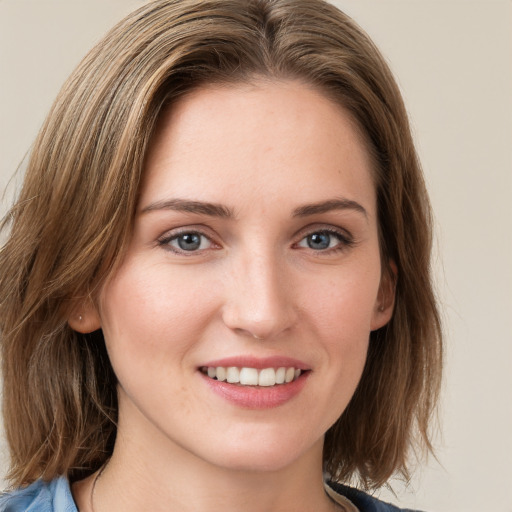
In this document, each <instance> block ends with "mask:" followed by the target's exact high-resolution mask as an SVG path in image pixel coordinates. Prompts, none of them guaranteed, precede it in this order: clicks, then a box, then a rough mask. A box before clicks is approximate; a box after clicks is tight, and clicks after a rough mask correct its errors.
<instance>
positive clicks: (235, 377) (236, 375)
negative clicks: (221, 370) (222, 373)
mask: <svg viewBox="0 0 512 512" xmlns="http://www.w3.org/2000/svg"><path fill="white" fill-rule="evenodd" d="M226 380H227V381H228V382H229V383H230V384H236V383H237V382H240V371H239V370H238V368H236V367H235V366H230V367H229V368H227V369H226Z"/></svg>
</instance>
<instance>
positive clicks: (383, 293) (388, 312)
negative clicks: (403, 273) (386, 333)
mask: <svg viewBox="0 0 512 512" xmlns="http://www.w3.org/2000/svg"><path fill="white" fill-rule="evenodd" d="M397 276H398V269H397V266H396V263H395V262H394V261H393V260H390V261H389V262H388V264H387V268H385V269H384V271H383V272H382V277H381V279H380V285H379V293H378V294H377V300H376V301H375V309H374V311H373V316H372V322H371V330H372V331H376V330H377V329H380V328H381V327H384V326H385V325H386V324H387V323H388V322H389V321H390V320H391V317H392V316H393V309H394V306H395V290H396V280H397Z"/></svg>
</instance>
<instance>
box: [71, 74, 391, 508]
mask: <svg viewBox="0 0 512 512" xmlns="http://www.w3.org/2000/svg"><path fill="white" fill-rule="evenodd" d="M392 306H393V298H392V292H390V291H389V290H388V289H387V288H386V287H385V286H381V261H380V254H379V243H378V228H377V216H376V196H375V187H374V183H373V180H372V171H371V162H370V159H369V156H368V152H367V150H366V148H365V144H364V142H363V141H362V138H361V136H360V135H359V132H358V130H357V129H356V126H355V124H354V122H353V121H352V119H351V117H350V116H349V115H348V114H347V113H346V112H345V111H344V110H343V109H342V108H341V107H339V106H338V105H336V104H335V103H333V102H332V101H331V100H329V99H327V98H326V97H325V96H324V95H322V94H320V93H319V92H317V91H316V90H314V89H312V88H310V87H308V86H305V85H304V84H301V83H299V82H294V81H283V82H269V81H263V80H259V81H255V82H254V83H251V84H244V85H232V86H225V87H220V86H216V87H214V86H212V87H207V88H201V89H199V90H198V91H195V92H193V93H191V94H189V95H188V96H186V97H184V98H182V99H181V100H180V101H179V102H178V103H177V104H176V105H174V106H173V108H172V109H170V110H169V111H167V112H165V113H164V115H163V116H162V119H161V121H160V124H159V126H158V129H157V133H156V135H155V138H154V141H153V144H152V145H151V147H150V150H149V154H148V158H147V164H146V169H145V180H144V183H143V186H142V190H141V196H140V203H139V207H138V212H137V215H136V218H135V225H134V232H133V237H132V240H131V243H130V245H129V247H128V249H127V252H126V255H125V257H124V259H123V262H122V264H121V266H120V267H119V268H118V270H117V271H116V273H115V274H114V275H113V276H112V277H111V278H110V279H109V280H108V282H107V283H106V284H105V285H104V286H103V288H102V290H101V293H100V296H99V298H98V301H97V304H96V305H92V304H91V305H84V306H83V310H82V317H83V318H82V320H80V321H78V320H76V319H74V318H73V319H70V324H71V326H72V327H73V328H75V329H77V330H80V331H82V332H87V331H92V330H94V329H97V328H100V327H101V328H102V329H103V333H104V336H105V341H106V344H107V349H108V352H109V356H110V358H111V362H112V365H113V368H114V371H115V372H116V375H117V377H118V380H119V387H118V394H119V425H118V436H117V439H116V444H115V448H114V453H113V456H112V458H111V460H110V462H109V463H108V465H107V466H106V469H105V470H104V472H103V474H102V476H101V478H100V479H99V480H98V482H97V486H96V489H95V492H94V510H95V512H103V511H108V510H110V511H116V510H123V511H128V512H130V511H140V510H152V511H156V512H159V511H164V510H165V511H168V510H179V511H183V512H186V511H195V512H201V511H206V510H208V511H210V512H211V511H222V512H231V511H233V512H234V511H237V512H239V511H240V510H244V511H248V512H251V511H254V512H256V511H259V512H261V511H270V510H272V511H280V512H284V511H292V510H293V511H295V512H297V511H298V512H300V511H304V512H305V511H311V510H315V511H327V510H333V503H332V502H331V501H330V499H329V498H327V496H326V495H325V493H324V490H323V485H322V447H323V437H324V434H325V432H326V431H327V430H328V428H329V427H330V426H331V425H332V424H333V423H334V422H335V421H336V419H337V418H338V417H339V416H340V415H341V414H342V412H343V410H344V409H345V408H346V406H347V404H348V402H349V400H350V398H351V397H352V395H353V393H354V391H355V388H356V386H357V384H358V382H359V379H360V377H361V373H362V370H363V366H364V363H365V359H366V353H367V348H368V339H369V334H370V332H371V331H372V330H375V329H378V328H379V327H381V326H383V325H385V324H386V323H387V322H388V321H389V319H390V316H391V313H392ZM217 367H220V368H221V370H220V373H219V375H221V377H220V379H219V378H217V377H216V376H214V374H213V373H211V375H210V377H209V376H208V375H207V373H208V368H210V371H213V368H217ZM227 367H242V368H247V371H246V372H245V373H246V374H247V376H248V377H247V378H249V380H250V379H252V378H254V375H256V376H257V377H256V378H258V377H259V376H260V375H261V373H262V372H261V370H262V369H266V370H265V371H264V372H263V373H265V372H266V373H267V374H269V375H270V377H269V378H270V381H271V382H270V384H272V379H275V378H276V370H277V369H278V368H279V367H284V368H285V369H288V368H294V369H295V370H301V372H300V375H298V373H299V372H295V373H297V375H295V374H294V371H293V370H292V374H293V377H292V378H293V380H292V381H291V382H288V383H287V382H285V383H279V384H275V385H269V386H266V385H265V386H264V385H261V386H260V385H254V384H251V385H244V384H243V383H242V384H240V383H228V382H225V381H224V382H222V379H223V376H222V372H223V371H224V370H225V369H226V368H227ZM270 368H272V369H273V370H270ZM283 371H284V370H283ZM278 373H279V371H278ZM263 383H264V382H263V381H262V384H263ZM266 384H269V383H268V382H266ZM91 485H92V477H90V478H88V479H86V480H84V481H81V482H78V483H76V484H75V485H74V486H73V494H74V497H75V499H76V501H77V504H78V506H79V509H80V511H82V512H87V511H89V510H90V493H91Z"/></svg>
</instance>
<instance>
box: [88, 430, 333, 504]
mask: <svg viewBox="0 0 512 512" xmlns="http://www.w3.org/2000/svg"><path fill="white" fill-rule="evenodd" d="M140 433H141V432H134V431H133V430H132V431H127V430H125V429H123V425H122V421H120V424H119V430H118V436H117V440H116V445H115V449H114V453H113V456H112V458H111V460H110V461H109V463H108V464H107V466H106V467H105V470H104V471H103V474H102V475H101V478H99V479H98V481H97V484H96V488H95V492H94V511H93V512H104V511H107V510H123V511H126V512H131V511H139V510H152V511H154V512H160V511H162V512H163V511H164V510H165V511H168V510H180V511H182V512H192V511H193V512H203V511H205V512H206V511H208V512H235V511H236V512H239V511H240V510H244V512H261V511H262V510H272V511H276V512H277V511H279V512H281V511H282V512H285V511H292V510H293V511H294V512H300V511H304V512H306V511H311V510H315V511H325V512H327V511H332V510H333V503H332V502H331V501H330V499H329V498H328V497H327V496H326V494H325V492H324V489H323V481H322V445H323V440H322V439H320V440H319V441H318V442H317V443H316V444H315V445H314V446H313V447H311V448H310V449H309V450H307V451H306V452H305V453H304V454H303V455H302V456H301V457H300V458H299V459H298V460H295V461H292V463H290V464H287V465H285V466H283V467H271V468H263V469H262V468H259V469H258V470H253V469H248V468H240V467H229V466H227V467H226V466H224V467H221V466H218V465H215V464H212V463H210V462H208V461H205V460H203V459H202V458H200V457H198V456H196V455H195V454H193V453H191V452H190V451H188V450H186V449H184V448H182V447H181V446H179V445H177V444H175V443H172V442H169V440H168V439H167V438H165V439H163V438H164V437H165V436H163V435H162V434H161V433H159V432H156V431H152V432H150V433H148V432H147V429H146V431H145V432H144V435H138V434H140Z"/></svg>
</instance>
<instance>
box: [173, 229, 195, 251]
mask: <svg viewBox="0 0 512 512" xmlns="http://www.w3.org/2000/svg"><path fill="white" fill-rule="evenodd" d="M178 245H179V246H180V249H183V250H184V251H194V250H196V249H199V246H200V245H201V237H200V236H199V235H197V234H195V233H188V234H186V235H181V236H180V237H179V238H178Z"/></svg>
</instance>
